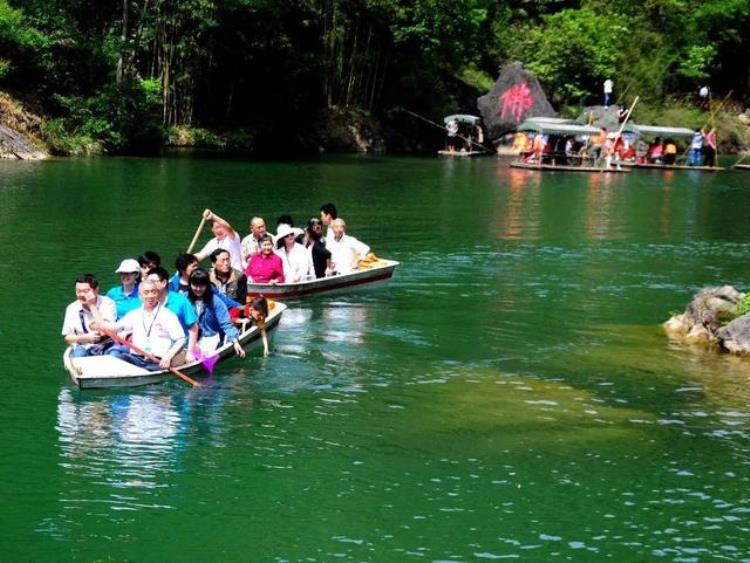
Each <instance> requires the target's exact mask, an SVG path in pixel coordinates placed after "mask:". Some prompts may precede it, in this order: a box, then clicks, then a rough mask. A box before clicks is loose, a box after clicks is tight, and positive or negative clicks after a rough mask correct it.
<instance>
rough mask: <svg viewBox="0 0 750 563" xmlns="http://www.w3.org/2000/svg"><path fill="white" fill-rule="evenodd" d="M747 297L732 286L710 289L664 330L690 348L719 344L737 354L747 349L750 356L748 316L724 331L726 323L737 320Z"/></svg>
mask: <svg viewBox="0 0 750 563" xmlns="http://www.w3.org/2000/svg"><path fill="white" fill-rule="evenodd" d="M744 297H745V294H744V293H741V292H739V291H737V290H736V289H735V288H733V287H732V286H729V285H725V286H721V287H706V288H704V289H702V290H700V291H699V292H698V293H697V294H696V295H695V297H693V299H692V301H690V303H689V304H688V306H687V307H686V308H685V312H684V313H682V314H680V315H675V316H673V317H672V318H671V319H669V320H668V321H667V322H665V323H664V324H663V325H662V327H663V328H664V330H665V332H666V333H667V335H668V336H669V337H670V338H673V339H675V340H679V341H682V342H685V343H688V344H702V345H715V344H718V345H719V346H722V347H723V348H725V349H727V350H729V351H733V352H734V351H739V350H740V348H742V346H746V348H745V350H746V351H747V352H750V318H747V317H748V315H743V316H742V317H739V318H737V319H735V320H734V321H732V322H730V323H729V324H727V325H726V326H724V327H722V324H723V322H725V321H726V320H728V319H731V318H732V317H733V316H734V314H735V311H736V310H737V306H738V305H739V304H740V303H741V302H742V300H743V299H744ZM743 319H744V320H743ZM740 321H742V322H740Z"/></svg>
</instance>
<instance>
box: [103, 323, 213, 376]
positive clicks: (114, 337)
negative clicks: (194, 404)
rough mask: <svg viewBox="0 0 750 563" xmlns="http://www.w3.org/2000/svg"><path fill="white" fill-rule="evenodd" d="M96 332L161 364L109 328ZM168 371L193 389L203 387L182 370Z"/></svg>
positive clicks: (173, 369)
mask: <svg viewBox="0 0 750 563" xmlns="http://www.w3.org/2000/svg"><path fill="white" fill-rule="evenodd" d="M96 330H98V331H99V332H102V333H104V334H106V335H107V336H109V337H110V338H111V339H112V340H114V341H115V342H119V343H120V344H122V345H123V346H127V347H128V348H130V349H131V350H133V352H135V353H136V354H140V355H141V356H143V357H144V358H146V359H147V360H149V361H151V362H154V363H155V364H158V363H159V361H160V360H159V358H157V357H156V356H154V355H152V354H149V353H148V352H146V351H145V350H141V349H140V348H139V347H138V346H136V345H135V344H133V343H132V342H128V341H127V340H125V339H124V338H120V337H119V336H117V334H115V333H114V332H113V331H111V330H109V329H108V328H105V327H103V326H101V325H99V326H98V327H97V328H96ZM167 369H168V370H169V371H170V372H172V374H174V375H176V376H177V377H179V378H180V379H182V380H183V381H186V382H187V383H189V384H190V385H192V386H193V387H200V386H201V384H200V383H198V382H197V381H196V380H195V379H193V378H191V377H188V376H187V375H185V374H184V373H182V372H181V371H180V370H178V369H176V368H173V367H171V366H170V367H168V368H167Z"/></svg>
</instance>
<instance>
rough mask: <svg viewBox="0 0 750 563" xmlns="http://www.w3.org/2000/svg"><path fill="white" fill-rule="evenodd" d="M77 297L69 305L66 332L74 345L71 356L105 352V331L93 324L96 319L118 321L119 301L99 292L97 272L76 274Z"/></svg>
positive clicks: (66, 339)
mask: <svg viewBox="0 0 750 563" xmlns="http://www.w3.org/2000/svg"><path fill="white" fill-rule="evenodd" d="M75 290H76V300H75V301H73V303H71V304H70V305H68V307H67V308H66V309H65V320H64V321H63V327H62V335H63V336H64V337H65V342H67V343H68V344H69V345H70V346H72V347H73V349H72V351H71V356H73V357H74V358H80V357H83V356H98V355H101V354H103V353H104V348H103V347H102V345H101V341H102V335H101V334H100V333H99V332H97V331H96V330H95V329H94V328H92V326H91V325H92V323H94V322H97V323H110V324H111V323H114V322H115V315H116V314H117V313H116V311H115V309H116V308H115V303H114V301H112V300H111V299H110V298H109V297H102V296H100V295H99V282H98V281H97V280H96V278H95V277H94V276H93V274H83V275H81V276H78V277H77V278H76V285H75Z"/></svg>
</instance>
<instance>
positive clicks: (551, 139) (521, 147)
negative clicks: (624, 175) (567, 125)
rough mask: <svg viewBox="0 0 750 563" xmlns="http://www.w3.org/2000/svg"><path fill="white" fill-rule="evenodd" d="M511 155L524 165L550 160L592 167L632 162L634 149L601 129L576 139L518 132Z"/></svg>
mask: <svg viewBox="0 0 750 563" xmlns="http://www.w3.org/2000/svg"><path fill="white" fill-rule="evenodd" d="M511 150H512V152H513V153H514V154H517V155H519V157H520V158H521V159H522V161H523V162H525V163H529V164H531V163H537V164H542V163H544V162H546V161H552V160H554V162H555V164H562V165H569V164H572V165H575V164H581V165H583V164H584V163H585V162H590V163H592V165H593V166H604V167H606V168H609V167H610V166H613V165H614V166H619V163H620V162H621V161H626V160H632V159H634V157H635V149H634V148H633V146H632V144H631V143H629V142H628V140H627V139H626V138H625V137H624V136H622V135H618V134H616V133H612V132H608V131H607V129H606V128H605V127H602V128H601V129H600V130H599V133H598V134H596V135H592V136H590V137H589V136H584V137H581V138H580V140H579V138H576V137H575V136H574V135H545V134H542V133H536V134H533V135H530V134H527V133H524V132H523V131H519V132H518V133H516V135H515V137H514V138H513V146H512V149H511Z"/></svg>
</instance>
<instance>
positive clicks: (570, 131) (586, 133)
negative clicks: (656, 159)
mask: <svg viewBox="0 0 750 563" xmlns="http://www.w3.org/2000/svg"><path fill="white" fill-rule="evenodd" d="M518 131H519V132H521V133H527V134H528V133H531V134H533V135H547V136H549V137H550V138H552V139H553V146H555V145H557V144H559V142H560V141H564V140H565V139H567V138H569V137H573V138H574V139H588V138H591V137H594V136H596V135H599V134H600V132H601V131H600V129H598V128H596V127H592V126H590V125H581V124H579V123H576V122H575V121H573V120H571V119H563V118H559V117H533V118H530V119H527V120H526V121H524V122H523V123H521V125H519V126H518ZM555 140H556V141H557V142H556V141H555ZM545 160H546V162H545ZM558 161H560V162H558ZM510 166H511V167H512V168H522V169H525V170H558V171H561V172H589V173H591V172H597V173H604V174H623V173H628V172H630V170H627V169H621V168H617V167H614V168H613V167H607V166H594V165H587V164H586V159H585V158H584V157H583V156H579V155H569V154H567V155H566V154H565V152H564V151H562V152H561V151H556V150H553V151H552V152H545V153H543V155H542V162H528V161H527V160H523V159H521V160H517V161H514V162H511V163H510Z"/></svg>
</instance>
